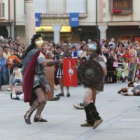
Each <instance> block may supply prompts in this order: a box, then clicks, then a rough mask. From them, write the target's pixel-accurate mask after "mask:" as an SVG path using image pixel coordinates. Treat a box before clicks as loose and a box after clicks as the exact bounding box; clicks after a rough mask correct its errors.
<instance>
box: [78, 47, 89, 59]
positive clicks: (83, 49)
mask: <svg viewBox="0 0 140 140" xmlns="http://www.w3.org/2000/svg"><path fill="white" fill-rule="evenodd" d="M87 50H88V46H87V45H83V46H81V50H80V51H79V54H78V57H79V60H80V61H81V60H82V57H87Z"/></svg>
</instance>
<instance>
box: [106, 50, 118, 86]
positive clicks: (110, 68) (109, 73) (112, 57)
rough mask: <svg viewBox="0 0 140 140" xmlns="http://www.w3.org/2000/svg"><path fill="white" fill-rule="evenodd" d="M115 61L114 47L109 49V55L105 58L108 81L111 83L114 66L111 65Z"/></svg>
mask: <svg viewBox="0 0 140 140" xmlns="http://www.w3.org/2000/svg"><path fill="white" fill-rule="evenodd" d="M115 61H117V56H116V54H115V51H114V49H110V51H109V56H108V58H107V77H108V83H113V79H114V72H115V70H116V68H115V67H114V66H113V63H114V62H115Z"/></svg>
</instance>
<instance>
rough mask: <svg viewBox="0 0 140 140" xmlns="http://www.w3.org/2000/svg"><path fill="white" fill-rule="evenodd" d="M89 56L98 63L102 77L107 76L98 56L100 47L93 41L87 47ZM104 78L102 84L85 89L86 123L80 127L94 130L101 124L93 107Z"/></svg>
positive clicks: (104, 66) (101, 89)
mask: <svg viewBox="0 0 140 140" xmlns="http://www.w3.org/2000/svg"><path fill="white" fill-rule="evenodd" d="M88 51H89V54H90V59H91V60H94V61H95V62H97V63H99V64H100V66H101V67H102V70H103V75H104V76H105V75H107V70H106V65H105V62H104V60H103V58H102V57H101V56H100V54H101V47H100V45H99V42H98V41H96V40H95V41H94V44H92V45H89V49H88ZM104 76H103V77H102V80H101V81H102V82H101V83H100V85H99V86H98V87H97V88H95V87H94V88H93V87H86V90H85V95H84V99H83V103H84V109H85V114H86V122H85V123H84V124H81V127H87V126H93V128H94V129H95V128H96V127H98V126H99V124H100V123H102V121H103V120H102V118H101V117H100V116H99V113H98V112H97V109H96V106H95V100H96V94H97V93H99V92H101V91H103V87H104V86H103V80H104Z"/></svg>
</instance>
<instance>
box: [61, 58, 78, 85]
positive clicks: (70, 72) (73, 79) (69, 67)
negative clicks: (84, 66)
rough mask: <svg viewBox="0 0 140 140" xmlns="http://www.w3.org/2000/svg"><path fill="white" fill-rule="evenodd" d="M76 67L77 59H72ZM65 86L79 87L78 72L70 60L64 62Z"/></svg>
mask: <svg viewBox="0 0 140 140" xmlns="http://www.w3.org/2000/svg"><path fill="white" fill-rule="evenodd" d="M71 60H72V62H73V63H74V65H75V66H77V59H76V58H71ZM63 86H77V71H76V69H75V68H74V66H73V64H72V63H71V61H70V60H69V59H68V58H65V59H64V62H63Z"/></svg>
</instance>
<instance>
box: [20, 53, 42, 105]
mask: <svg viewBox="0 0 140 140" xmlns="http://www.w3.org/2000/svg"><path fill="white" fill-rule="evenodd" d="M39 54H40V51H37V52H36V53H35V54H34V56H33V57H32V58H31V60H30V62H29V63H28V65H27V67H26V70H25V72H24V76H23V85H22V89H23V93H24V102H29V103H30V105H31V104H32V103H33V101H34V100H35V99H36V97H35V95H34V94H33V84H34V76H35V68H36V63H37V58H38V56H39Z"/></svg>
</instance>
